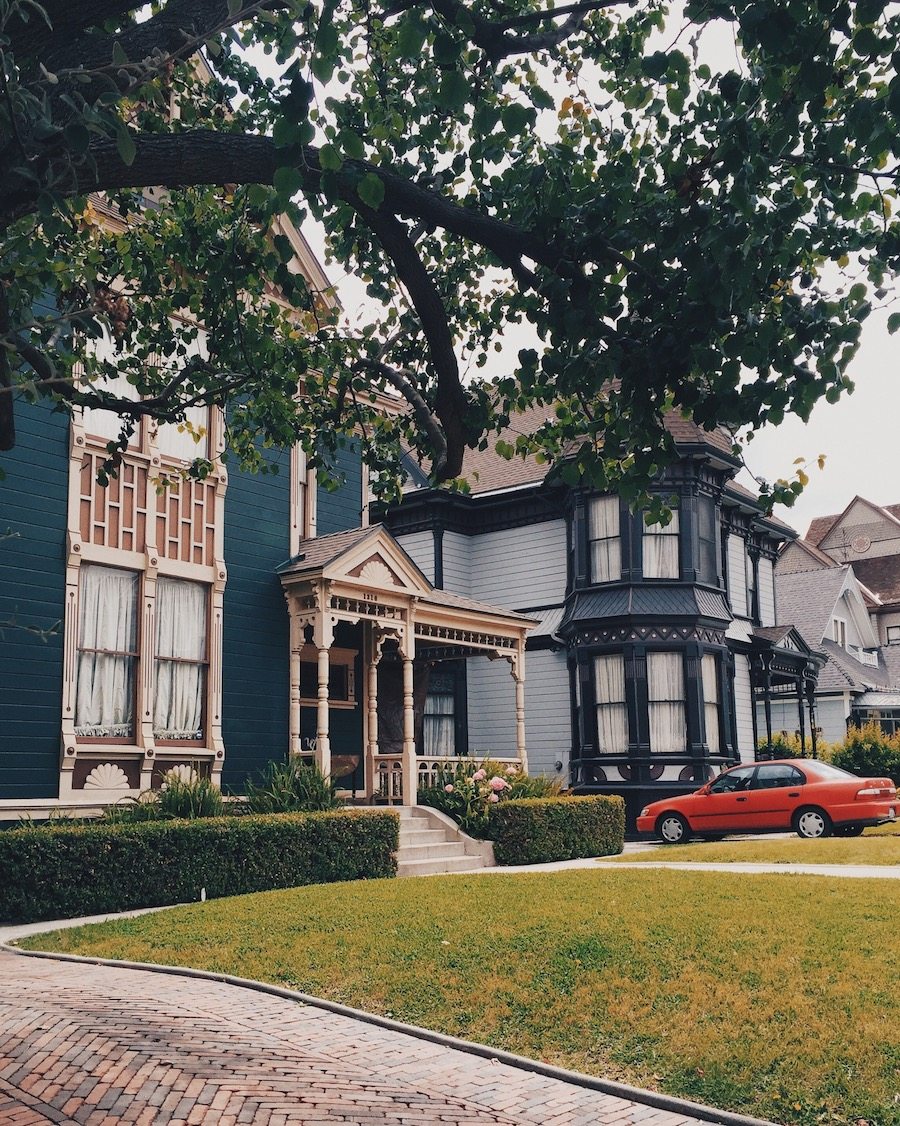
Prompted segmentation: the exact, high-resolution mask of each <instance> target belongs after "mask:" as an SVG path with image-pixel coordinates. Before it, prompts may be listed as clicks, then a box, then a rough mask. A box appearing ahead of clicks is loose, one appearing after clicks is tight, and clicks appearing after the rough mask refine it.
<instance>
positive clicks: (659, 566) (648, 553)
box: [644, 511, 681, 579]
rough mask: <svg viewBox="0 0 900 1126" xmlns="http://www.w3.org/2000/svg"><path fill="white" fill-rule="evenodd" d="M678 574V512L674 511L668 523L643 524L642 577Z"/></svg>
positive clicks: (666, 577)
mask: <svg viewBox="0 0 900 1126" xmlns="http://www.w3.org/2000/svg"><path fill="white" fill-rule="evenodd" d="M680 574H681V569H680V567H679V562H678V512H677V511H674V512H673V513H672V519H671V520H670V521H669V523H668V524H645V525H644V578H645V579H677V578H678V577H679V576H680Z"/></svg>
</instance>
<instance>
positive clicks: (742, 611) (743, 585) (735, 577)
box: [728, 535, 747, 618]
mask: <svg viewBox="0 0 900 1126" xmlns="http://www.w3.org/2000/svg"><path fill="white" fill-rule="evenodd" d="M728 600H729V602H730V603H731V612H732V614H739V615H740V616H741V617H742V618H745V617H747V571H746V563H745V546H744V541H743V540H742V539H741V537H740V536H735V535H730V536H729V537H728Z"/></svg>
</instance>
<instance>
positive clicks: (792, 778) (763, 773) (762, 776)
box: [753, 762, 806, 790]
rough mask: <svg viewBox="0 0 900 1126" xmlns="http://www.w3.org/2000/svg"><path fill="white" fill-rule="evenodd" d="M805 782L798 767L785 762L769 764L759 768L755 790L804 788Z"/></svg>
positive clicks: (754, 782) (754, 780) (754, 784)
mask: <svg viewBox="0 0 900 1126" xmlns="http://www.w3.org/2000/svg"><path fill="white" fill-rule="evenodd" d="M805 781H806V779H805V778H804V777H803V775H802V774H801V773H800V771H799V770H797V768H796V767H794V766H788V765H787V763H784V762H768V763H763V764H762V765H761V766H760V767H758V768H757V771H756V777H755V778H754V779H753V789H754V790H779V789H782V788H784V787H785V786H802V785H803V783H804V782H805Z"/></svg>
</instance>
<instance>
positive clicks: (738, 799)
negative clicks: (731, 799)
mask: <svg viewBox="0 0 900 1126" xmlns="http://www.w3.org/2000/svg"><path fill="white" fill-rule="evenodd" d="M746 800H747V799H746V798H737V801H746Z"/></svg>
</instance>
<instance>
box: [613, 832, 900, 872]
mask: <svg viewBox="0 0 900 1126" xmlns="http://www.w3.org/2000/svg"><path fill="white" fill-rule="evenodd" d="M610 859H613V858H610ZM615 860H616V861H627V862H629V863H632V864H634V863H643V864H659V863H660V862H661V861H668V860H672V861H675V860H677V861H685V860H692V861H695V862H697V863H701V862H702V863H717V864H721V863H729V862H733V861H741V862H744V863H751V864H877V865H879V866H881V865H896V864H900V837H896V836H895V837H864V836H863V837H844V838H841V837H827V838H826V839H825V840H822V841H803V840H801V839H800V838H799V837H790V838H788V839H787V840H781V839H776V840H773V839H772V838H771V837H750V838H746V839H741V840H733V841H729V840H725V841H692V842H691V843H690V844H686V845H671V846H669V845H666V846H661V847H660V848H657V849H653V850H651V851H648V852H631V853H627V854H626V855H624V856H617V857H615Z"/></svg>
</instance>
